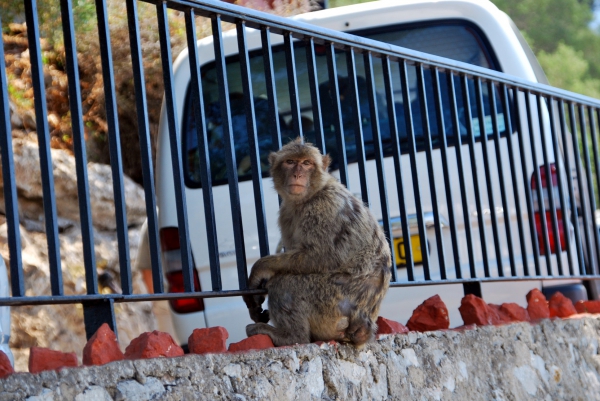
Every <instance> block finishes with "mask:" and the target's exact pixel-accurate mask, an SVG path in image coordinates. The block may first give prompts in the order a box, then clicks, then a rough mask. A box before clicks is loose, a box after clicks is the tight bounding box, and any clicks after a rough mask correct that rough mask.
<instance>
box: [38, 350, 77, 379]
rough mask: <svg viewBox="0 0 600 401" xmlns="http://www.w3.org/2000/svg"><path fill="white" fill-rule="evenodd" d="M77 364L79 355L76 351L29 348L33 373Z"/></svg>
mask: <svg viewBox="0 0 600 401" xmlns="http://www.w3.org/2000/svg"><path fill="white" fill-rule="evenodd" d="M77 365H78V363H77V355H76V354H75V353H74V352H60V351H53V350H51V349H48V348H40V347H31V349H30V350H29V372H31V373H39V372H43V371H44V370H60V369H62V368H73V367H76V366H77Z"/></svg>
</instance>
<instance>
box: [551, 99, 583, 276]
mask: <svg viewBox="0 0 600 401" xmlns="http://www.w3.org/2000/svg"><path fill="white" fill-rule="evenodd" d="M558 112H559V118H560V128H561V129H560V131H561V139H562V143H563V146H564V149H565V150H564V152H563V154H564V162H565V172H566V175H567V189H568V190H569V200H570V209H571V217H570V218H569V216H568V215H566V213H565V214H563V221H564V223H565V225H566V226H567V227H568V226H570V224H569V222H570V221H572V222H573V230H574V231H575V246H576V247H577V262H578V263H579V274H585V271H584V267H585V258H584V257H583V244H582V241H581V233H580V231H579V216H578V212H577V209H578V206H577V199H576V198H575V190H574V188H573V171H572V167H571V157H570V155H569V153H570V152H569V142H568V140H567V135H569V132H568V129H567V121H566V118H565V105H564V102H563V100H562V99H558ZM570 135H572V136H575V137H577V131H571V133H570ZM574 141H576V139H575V140H574ZM573 150H574V152H577V149H573ZM565 211H566V208H565ZM563 213H564V212H563ZM565 232H566V233H568V232H569V230H566V231H565ZM570 242H571V241H570V240H569V241H567V244H568V243H570ZM567 249H568V248H567ZM569 267H570V269H569V271H570V273H571V275H573V274H574V272H573V270H571V266H569Z"/></svg>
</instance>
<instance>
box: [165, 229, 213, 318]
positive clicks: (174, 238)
mask: <svg viewBox="0 0 600 401" xmlns="http://www.w3.org/2000/svg"><path fill="white" fill-rule="evenodd" d="M160 247H161V249H162V257H163V266H164V268H165V271H166V278H167V283H168V284H169V288H168V291H169V292H185V291H184V286H183V271H182V262H181V250H180V249H181V246H180V245H179V229H177V227H165V228H162V229H161V230H160ZM193 275H194V276H193V279H194V287H193V288H194V291H200V279H199V278H198V272H197V271H196V269H193ZM169 303H170V304H171V308H172V309H173V310H174V311H175V312H177V313H192V312H201V311H203V310H204V301H203V300H202V299H201V298H183V299H171V300H169Z"/></svg>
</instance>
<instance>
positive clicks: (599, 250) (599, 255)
mask: <svg viewBox="0 0 600 401" xmlns="http://www.w3.org/2000/svg"><path fill="white" fill-rule="evenodd" d="M583 108H584V106H582V105H579V107H578V110H579V124H580V126H581V138H582V140H581V142H582V146H583V157H584V161H585V171H586V178H587V188H588V196H589V200H590V218H591V219H592V223H591V225H590V228H591V230H592V233H594V234H593V235H594V241H595V245H596V260H595V262H597V261H598V260H600V239H599V238H598V228H597V227H596V215H595V213H596V195H595V193H594V178H593V177H592V168H591V162H590V152H589V149H588V140H587V129H586V126H585V112H584V111H583ZM590 124H591V123H590ZM581 188H582V187H581ZM590 246H592V245H591V244H590ZM592 249H593V246H592V247H591V248H590V254H589V261H590V263H589V264H588V266H587V274H594V270H595V269H594V266H595V265H596V264H595V263H594V262H593V261H594V259H593V258H592Z"/></svg>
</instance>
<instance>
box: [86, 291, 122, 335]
mask: <svg viewBox="0 0 600 401" xmlns="http://www.w3.org/2000/svg"><path fill="white" fill-rule="evenodd" d="M83 323H84V324H85V338H86V339H87V340H89V339H90V338H91V337H92V336H93V335H94V334H96V331H98V329H99V328H100V326H102V325H103V324H104V323H107V324H108V327H110V329H111V330H112V331H113V333H115V336H117V337H118V332H117V320H116V318H115V301H114V299H112V298H107V299H104V300H101V301H91V302H83Z"/></svg>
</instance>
